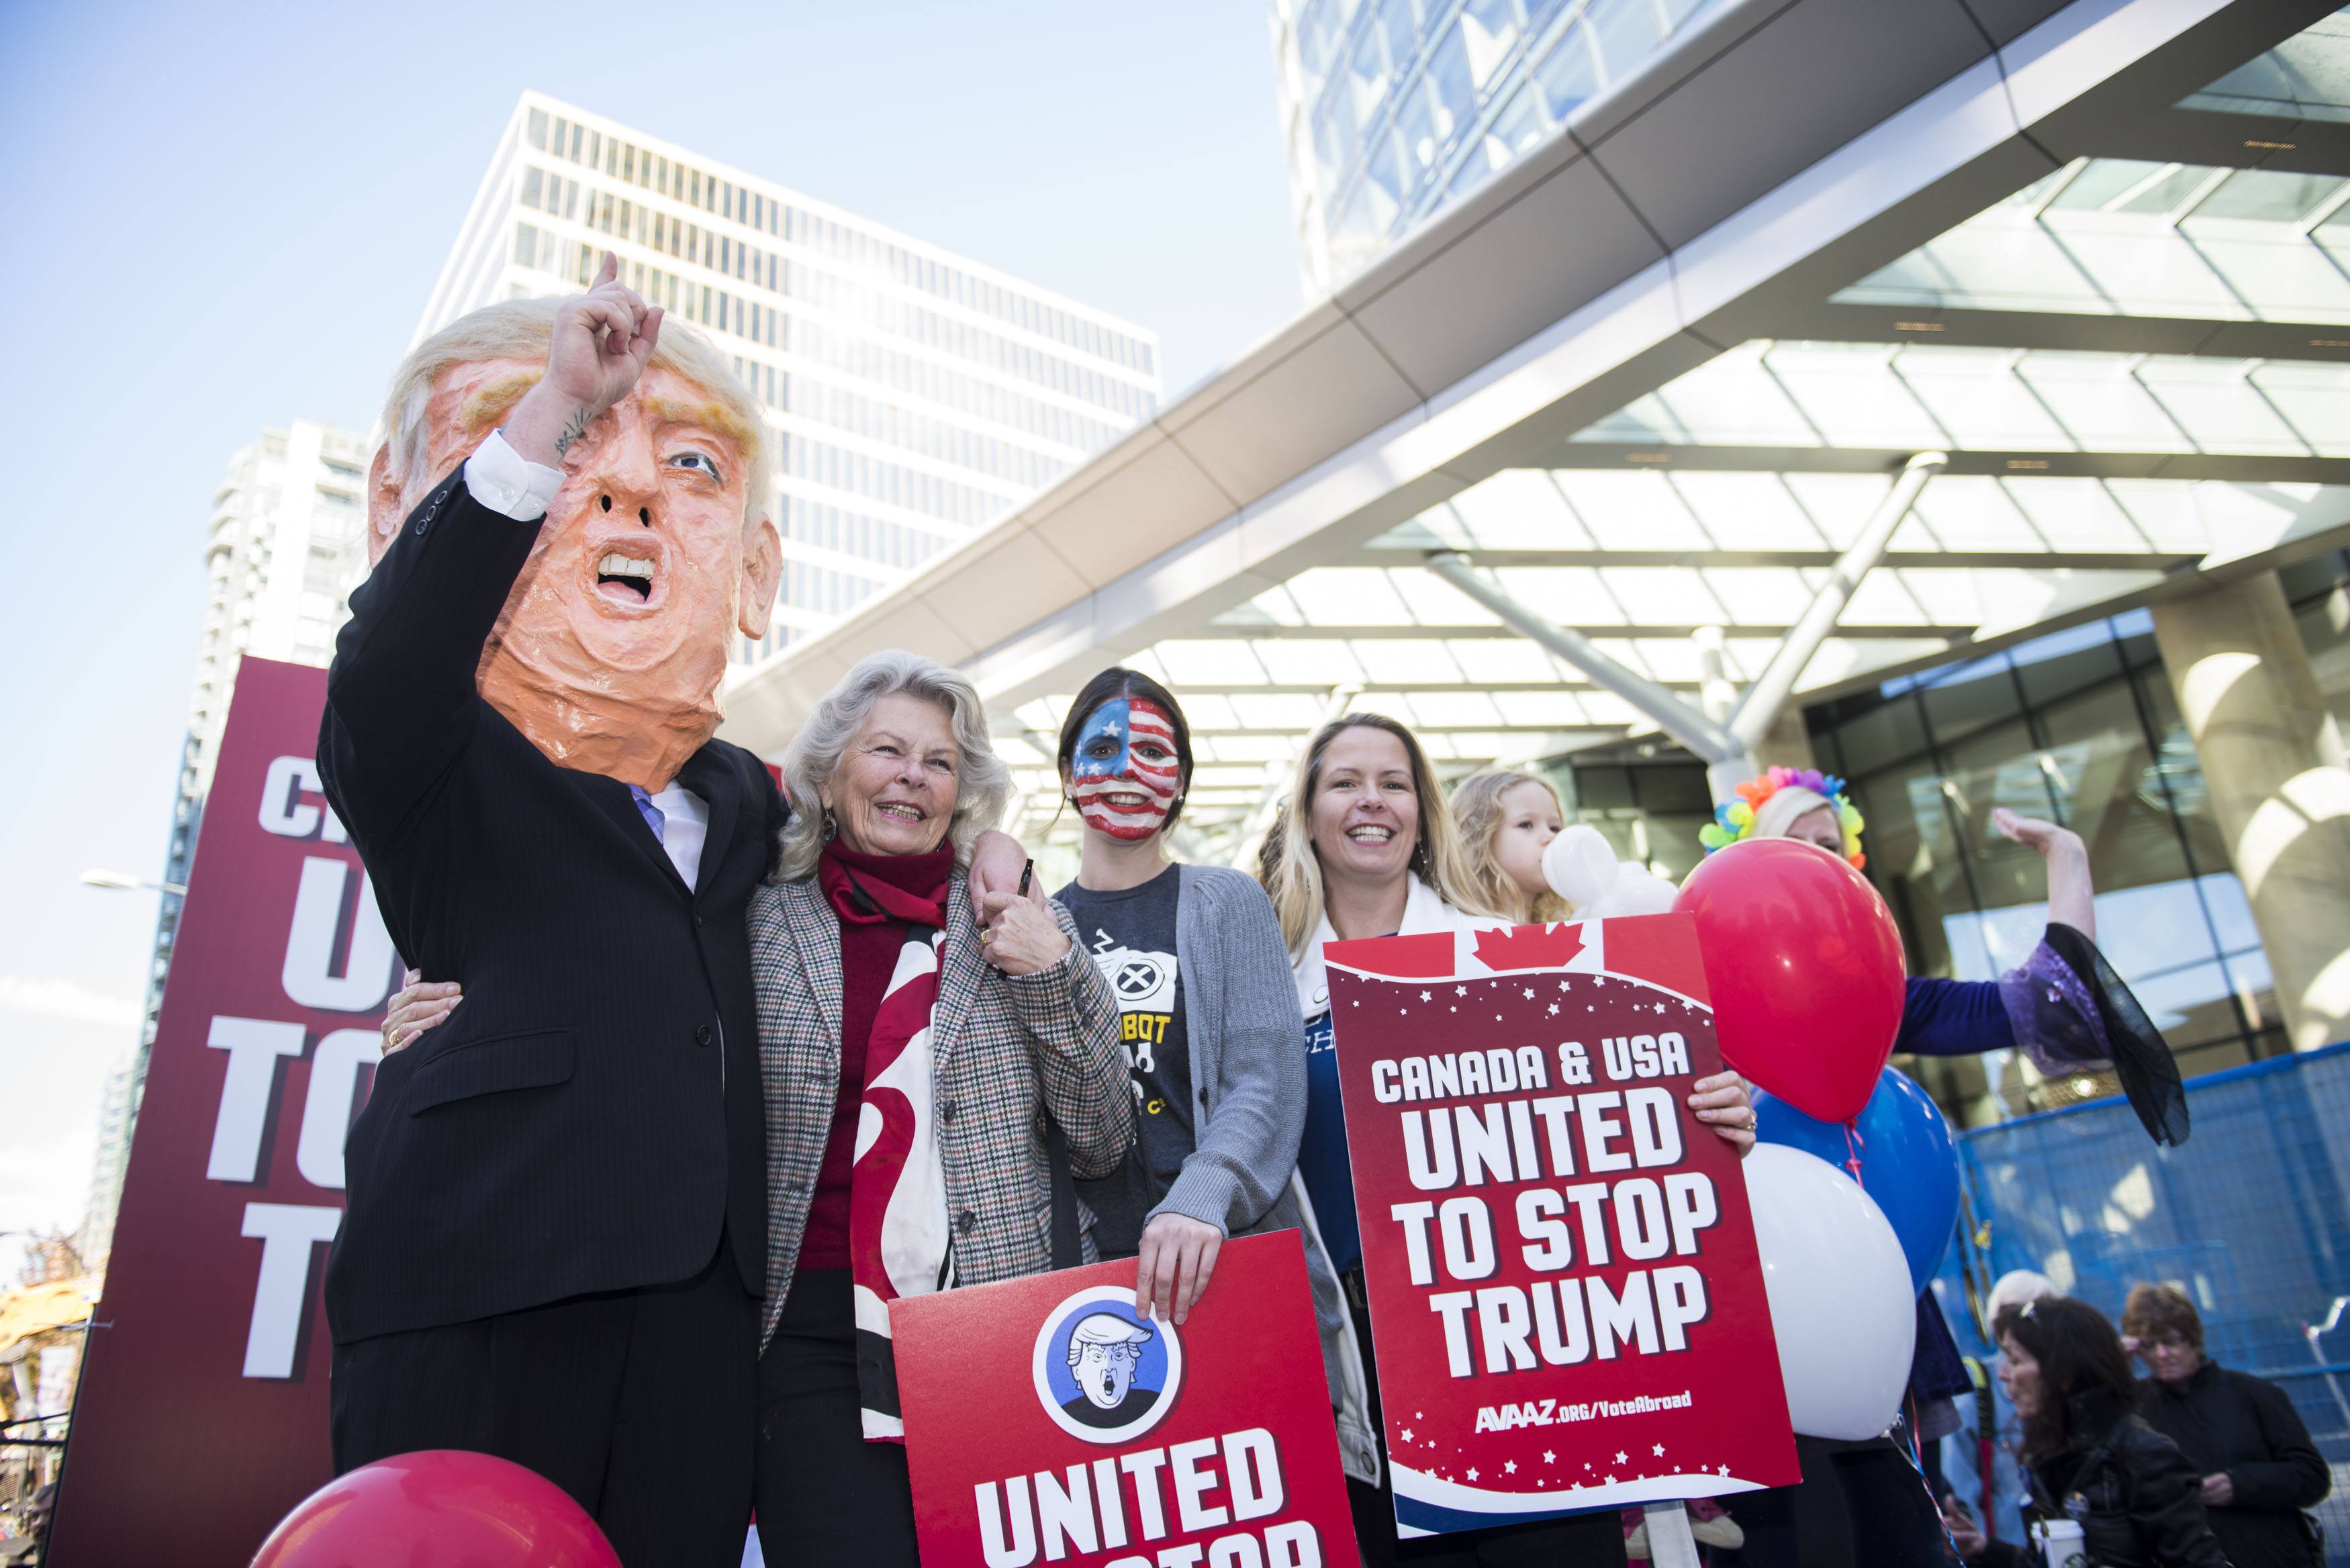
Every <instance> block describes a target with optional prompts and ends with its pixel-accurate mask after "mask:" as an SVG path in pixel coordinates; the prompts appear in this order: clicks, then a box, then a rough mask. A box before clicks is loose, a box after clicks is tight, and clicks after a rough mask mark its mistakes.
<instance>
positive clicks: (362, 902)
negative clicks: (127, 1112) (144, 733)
mask: <svg viewBox="0 0 2350 1568" xmlns="http://www.w3.org/2000/svg"><path fill="white" fill-rule="evenodd" d="M326 696H327V675H326V671H324V670H312V669H307V668H305V667H303V666H300V665H291V664H277V663H273V662H270V661H268V660H265V659H245V660H244V662H243V664H242V665H241V666H240V667H239V669H238V670H237V677H236V696H235V699H234V701H233V702H232V704H231V705H230V708H229V715H228V725H227V729H226V732H225V734H224V736H223V738H222V742H221V750H220V758H219V763H218V766H217V767H216V768H215V769H214V771H213V785H212V792H211V794H210V795H209V796H208V797H207V799H206V801H205V804H204V816H203V826H202V828H201V829H200V831H199V834H198V837H197V841H196V855H195V860H194V863H193V867H192V873H191V875H190V877H189V882H188V894H187V899H186V902H185V903H184V905H183V906H182V909H181V915H180V926H179V934H178V937H177V940H175V941H174V943H173V945H172V972H171V979H170V982H169V984H168V985H167V987H166V988H165V990H164V992H163V1008H162V1014H161V1018H160V1019H159V1020H158V1023H157V1028H156V1034H155V1044H154V1049H153V1054H152V1055H151V1059H150V1061H149V1063H148V1068H147V1087H146V1093H145V1096H144V1097H143V1099H142V1100H141V1101H140V1107H139V1122H138V1130H137V1132H136V1133H135V1134H134V1136H133V1137H132V1140H131V1145H130V1170H129V1172H128V1173H127V1175H126V1177H125V1179H124V1182H123V1189H122V1206H121V1210H120V1214H119V1216H118V1217H117V1219H116V1220H115V1228H114V1251H113V1254H112V1258H111V1261H110V1262H109V1266H108V1268H107V1275H106V1292H105V1296H104V1298H103V1299H102V1300H101V1301H100V1302H99V1308H98V1318H99V1322H100V1323H101V1324H104V1325H105V1326H104V1327H102V1328H101V1329H100V1330H99V1332H97V1333H95V1334H92V1335H91V1337H90V1345H89V1349H88V1363H87V1365H86V1366H85V1368H84V1370H83V1373H82V1380H81V1392H80V1396H79V1398H78V1402H77V1404H76V1407H75V1410H74V1424H73V1438H72V1447H71V1448H70V1449H68V1452H67V1463H66V1469H65V1475H64V1478H63V1484H62V1485H61V1486H60V1487H59V1489H58V1498H57V1521H56V1524H55V1526H54V1528H55V1531H56V1535H55V1540H54V1542H53V1544H52V1546H51V1549H50V1551H51V1555H52V1556H54V1557H55V1558H56V1560H57V1561H58V1562H60V1563H142V1562H161V1561H165V1560H168V1561H170V1562H172V1563H187V1564H191V1565H192V1568H210V1565H215V1564H216V1565H218V1568H233V1565H235V1564H242V1563H247V1562H249V1561H250V1560H251V1559H252V1556H253V1552H254V1550H255V1548H256V1547H258V1546H259V1545H260V1544H261V1542H262V1538H263V1537H264V1536H265V1535H266V1534H268V1532H269V1531H270V1528H271V1527H272V1526H273V1525H275V1524H276V1522H277V1521H278V1520H279V1518H280V1517H282V1516H283V1515H284V1514H285V1513H286V1511H287V1510H289V1509H291V1508H292V1507H293V1506H294V1505H295V1504H296V1503H297V1502H299V1501H301V1500H302V1499H303V1498H304V1497H305V1496H307V1495H308V1494H309V1493H310V1492H311V1491H312V1490H315V1489H317V1487H319V1486H320V1485H322V1484H324V1483H325V1481H326V1480H327V1479H328V1476H329V1475H330V1474H331V1473H332V1466H331V1463H330V1460H329V1458H328V1447H327V1371H328V1361H329V1360H330V1358H331V1355H332V1346H331V1345H330V1344H329V1342H328V1335H327V1321H326V1313H325V1309H324V1307H323V1306H322V1304H321V1303H320V1301H319V1286H320V1281H321V1277H322V1275H323V1274H324V1272H325V1255H326V1244H327V1243H328V1241H331V1240H332V1239H333V1237H334V1234H335V1229H336V1226H337V1224H338V1222H339V1221H340V1220H341V1218H342V1211H343V1137H344V1135H345V1133H346V1132H348V1130H349V1127H350V1122H351V1117H352V1116H354V1115H355V1114H356V1113H357V1111H358V1108H359V1104H360V1103H361V1102H362V1101H363V1100H364V1099H365V1097H366V1093H367V1090H368V1088H369V1085H370V1084H371V1083H372V1081H373V1075H374V1068H375V1063H376V1060H377V1055H378V1051H379V1042H378V1040H377V1037H376V1024H377V1022H378V1021H379V1020H380V1018H381V1017H382V1013H383V1002H384V999H385V998H386V996H387V995H389V994H390V989H391V985H392V981H393V979H394V977H395V975H396V973H397V968H396V966H397V959H396V958H395V957H394V955H393V952H392V947H391V940H390V938H389V937H388V936H386V935H385V933H384V929H383V923H382V920H381V919H380V917H379V915H378V914H377V912H376V906H375V896H374V894H373V892H372V891H371V890H369V888H368V887H367V878H366V877H365V875H364V873H363V872H362V871H361V869H360V867H359V854H358V852H357V851H356V850H354V849H353V848H352V847H351V846H349V845H348V843H346V842H345V841H344V838H343V834H342V828H341V825H340V824H338V822H336V821H335V819H334V816H333V815H332V814H331V813H330V812H329V811H328V809H327V806H326V802H325V801H324V800H323V799H322V798H321V797H320V795H319V794H318V788H317V769H316V766H315V764H314V763H313V762H312V760H311V759H312V756H313V753H315V752H316V750H317V740H318V716H319V713H320V711H321V710H322V709H323V708H324V707H325V705H326Z"/></svg>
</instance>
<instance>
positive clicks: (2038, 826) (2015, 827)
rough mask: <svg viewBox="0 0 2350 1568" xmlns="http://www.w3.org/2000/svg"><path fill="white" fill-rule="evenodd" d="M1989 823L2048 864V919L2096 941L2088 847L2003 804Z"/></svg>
mask: <svg viewBox="0 0 2350 1568" xmlns="http://www.w3.org/2000/svg"><path fill="white" fill-rule="evenodd" d="M1991 826H1993V827H1995V828H1997V829H1998V830H1999V831H2000V833H2001V835H2002V836H2004V837H2006V838H2007V839H2009V840H2010V841H2012V842H2013V843H2016V844H2021V845H2023V846H2025V847H2027V848H2031V849H2036V850H2038V851H2039V852H2040V857H2041V858H2042V859H2043V860H2044V861H2046V862H2047V863H2048V918H2049V919H2052V920H2054V921H2056V922H2058V923H2060V924H2062V925H2067V926H2070V927H2072V928H2073V929H2074V930H2076V931H2078V932H2080V933H2081V934H2082V935H2083V936H2085V937H2086V938H2088V939H2089V940H2091V941H2093V942H2094V941H2095V940H2097V905H2096V889H2095V888H2094V887H2092V886H2091V885H2090V883H2089V846H2087V845H2085V844H2084V843H2082V842H2081V836H2080V835H2079V834H2077V833H2075V832H2074V831H2073V830H2072V829H2071V828H2069V827H2059V826H2056V825H2055V824H2054V823H2053V822H2043V821H2041V820H2040V818H2038V817H2036V816H2018V815H2016V814H2015V813H2013V812H2012V811H2010V810H2008V809H2007V807H2005V806H2003V805H2002V806H2001V807H2000V808H1999V809H1997V810H1996V811H1994V812H1992V813H1991Z"/></svg>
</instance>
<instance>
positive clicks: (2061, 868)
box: [1698, 767, 2187, 1143]
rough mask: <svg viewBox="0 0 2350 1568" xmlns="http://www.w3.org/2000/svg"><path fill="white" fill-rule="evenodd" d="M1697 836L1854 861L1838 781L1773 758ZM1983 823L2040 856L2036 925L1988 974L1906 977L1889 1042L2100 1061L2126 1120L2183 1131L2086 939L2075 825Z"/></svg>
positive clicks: (2147, 1044) (2176, 1095) (2057, 1069)
mask: <svg viewBox="0 0 2350 1568" xmlns="http://www.w3.org/2000/svg"><path fill="white" fill-rule="evenodd" d="M1737 794H1738V798H1737V799H1736V800H1733V801H1731V802H1730V803H1729V804H1727V805H1722V806H1720V807H1718V808H1717V809H1716V810H1715V812H1714V820H1713V821H1712V822H1711V823H1709V824H1707V825H1706V826H1705V827H1704V829H1703V830H1702V831H1700V833H1699V835H1698V839H1699V842H1700V843H1702V844H1703V845H1704V846H1705V850H1706V853H1707V854H1709V855H1711V854H1712V853H1713V852H1714V851H1715V850H1717V849H1721V848H1725V847H1727V846H1730V845H1732V844H1736V843H1738V842H1740V841H1741V840H1742V839H1747V838H1795V839H1801V840H1802V841H1804V843H1806V844H1816V845H1818V846H1820V847H1821V848H1823V849H1825V850H1826V851H1827V852H1828V853H1829V854H1831V855H1838V856H1842V857H1844V858H1845V859H1846V860H1847V861H1849V862H1851V863H1852V865H1853V867H1854V868H1855V869H1858V868H1859V867H1862V866H1865V865H1866V864H1867V857H1866V856H1865V855H1863V854H1862V853H1861V850H1860V833H1861V828H1862V827H1863V826H1865V825H1864V824H1863V822H1862V821H1861V815H1860V812H1859V810H1858V809H1857V808H1856V807H1855V806H1854V805H1853V804H1852V799H1851V797H1850V796H1849V795H1847V794H1846V793H1845V782H1844V780H1842V779H1840V778H1837V777H1836V776H1835V774H1823V773H1821V772H1820V771H1819V770H1818V769H1816V768H1804V769H1801V770H1798V769H1794V768H1779V767H1774V768H1772V769H1770V770H1769V771H1767V772H1766V773H1764V774H1762V775H1761V776H1760V777H1757V778H1752V779H1749V780H1747V781H1746V782H1745V783H1744V784H1740V785H1739V786H1738V789H1737ZM1991 826H1992V827H1993V828H1994V829H1996V830H1997V831H1998V832H1999V834H2000V835H2001V836H2002V837H2004V838H2007V839H2008V840H2010V841H2011V842H2013V843H2016V844H2021V845H2024V846H2027V847H2029V848H2032V849H2035V850H2037V851H2039V853H2040V856H2041V857H2042V858H2043V860H2045V861H2046V862H2047V863H2048V929H2047V932H2046V934H2045V935H2043V937H2042V939H2041V940H2040V945H2039V946H2037V947H2035V948H2034V949H2033V950H2032V953H2031V955H2030V956H2029V957H2027V958H2026V959H2025V960H2024V961H2023V962H2022V963H2021V964H2019V965H2018V966H2017V967H2015V968H2014V969H2012V970H2010V971H2007V973H2005V974H2003V975H2002V976H2001V977H2000V978H1999V979H1997V980H1995V981H1988V980H1986V981H1963V980H1930V979H1918V978H1914V977H1913V978H1912V979H1911V980H1910V981H1909V984H1908V996H1907V997H1906V998H1905V999H1904V1002H1903V1005H1902V1009H1901V1028H1900V1032H1899V1033H1898V1034H1896V1035H1895V1036H1894V1041H1893V1049H1894V1051H1895V1052H1896V1053H1899V1052H1904V1051H1906V1052H1909V1053H1912V1054H1916V1055H1919V1056H1971V1055H1976V1054H1981V1053H1982V1052H1986V1051H2009V1050H2017V1049H2021V1050H2022V1052H2023V1053H2024V1054H2026V1055H2028V1056H2030V1057H2031V1058H2032V1061H2033V1065H2035V1066H2037V1067H2038V1068H2039V1069H2040V1070H2041V1071H2042V1072H2043V1073H2045V1074H2049V1075H2056V1074H2062V1073H2077V1072H2080V1071H2082V1070H2083V1069H2089V1070H2092V1071H2095V1070H2097V1069H2101V1068H2105V1067H2107V1066H2110V1067H2112V1068H2113V1069H2114V1071H2115V1072H2116V1075H2118V1076H2119V1077H2120V1079H2121V1081H2122V1089H2123V1092H2124V1093H2125V1094H2126V1095H2127V1096H2129V1100H2130V1104H2131V1106H2133V1107H2134V1108H2135V1109H2136V1110H2137V1114H2138V1119H2139V1120H2140V1121H2142V1122H2144V1123H2145V1124H2146V1130H2147V1133H2148V1134H2150V1135H2151V1136H2152V1137H2154V1138H2156V1139H2157V1140H2158V1141H2159V1142H2165V1143H2178V1142H2180V1141H2182V1140H2183V1139H2184V1138H2185V1137H2186V1136H2187V1102H2186V1096H2185V1093H2184V1091H2183V1090H2182V1089H2181V1088H2180V1087H2179V1082H2178V1067H2177V1066H2176V1065H2175V1064H2173V1063H2172V1061H2171V1059H2170V1050H2169V1047H2168V1046H2167V1045H2165V1044H2163V1042H2162V1036H2161V1035H2160V1034H2158V1033H2156V1032H2155V1029H2154V1026H2153V1025H2152V1024H2151V1023H2148V1022H2147V1016H2146V1013H2145V1012H2144V1010H2142V1009H2141V1008H2140V1007H2139V1006H2138V1004H2137V1000H2136V999H2135V998H2133V997H2132V996H2131V995H2130V993H2129V990H2128V988H2127V987H2126V986H2124V985H2123V984H2122V982H2121V981H2120V979H2119V977H2117V976H2116V974H2115V973H2114V971H2113V970H2112V968H2111V966H2109V965H2108V964H2107V963H2106V961H2105V956H2104V955H2103V954H2102V953H2100V952H2099V951H2098V950H2097V945H2096V937H2097V914H2096V906H2095V891H2096V890H2095V888H2094V887H2092V886H2091V884H2090V881H2089V851H2088V848H2087V846H2085V845H2084V844H2082V842H2081V836H2080V835H2079V834H2077V833H2074V831H2073V830H2072V829H2071V828H2068V827H2059V826H2057V825H2056V824H2054V823H2053V822H2043V821H2041V820H2040V819H2039V818H2037V817H2031V816H2019V815H2016V814H2015V813H2014V812H2012V811H2010V810H2008V809H2007V808H2006V807H2005V806H2001V807H2000V808H1999V809H1998V810H1996V811H1994V812H1992V813H1991Z"/></svg>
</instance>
